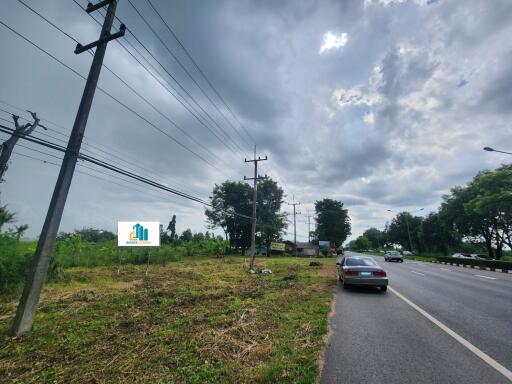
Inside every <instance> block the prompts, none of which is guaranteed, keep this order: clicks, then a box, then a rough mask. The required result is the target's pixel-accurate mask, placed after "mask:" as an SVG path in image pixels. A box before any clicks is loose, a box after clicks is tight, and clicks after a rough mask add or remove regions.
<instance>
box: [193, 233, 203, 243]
mask: <svg viewBox="0 0 512 384" xmlns="http://www.w3.org/2000/svg"><path fill="white" fill-rule="evenodd" d="M204 239H205V237H204V233H202V232H197V233H194V235H193V236H192V240H193V241H194V242H196V243H199V242H201V241H204Z"/></svg>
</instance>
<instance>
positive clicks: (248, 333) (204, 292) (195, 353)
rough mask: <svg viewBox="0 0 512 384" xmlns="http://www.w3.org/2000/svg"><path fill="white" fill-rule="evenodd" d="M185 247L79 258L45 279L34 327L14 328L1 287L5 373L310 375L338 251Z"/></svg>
mask: <svg viewBox="0 0 512 384" xmlns="http://www.w3.org/2000/svg"><path fill="white" fill-rule="evenodd" d="M310 261H311V259H295V258H259V259H257V267H258V268H260V269H261V268H264V267H265V268H270V269H271V270H272V271H273V274H272V275H260V274H254V275H253V274H249V273H248V272H247V268H244V260H243V259H242V258H231V257H227V258H224V259H213V258H208V257H196V258H186V259H184V260H182V261H176V262H173V263H171V264H167V265H165V266H163V265H158V266H157V265H154V266H151V267H150V273H149V277H148V278H147V279H145V278H144V267H143V266H126V267H123V268H122V269H121V271H120V274H117V267H96V268H91V269H87V268H72V269H68V270H67V271H66V275H67V279H66V281H59V282H51V283H49V284H47V285H46V286H45V289H44V291H43V294H42V296H41V301H40V305H39V310H38V313H37V316H36V320H35V323H34V328H33V330H32V331H31V332H29V333H27V334H26V335H24V336H22V337H18V338H12V337H9V336H8V334H7V332H8V330H9V327H10V324H11V321H12V316H13V315H14V311H15V308H16V304H17V302H16V300H14V299H13V298H12V296H7V295H4V296H0V306H1V307H0V337H1V338H0V377H3V378H6V381H7V382H8V381H12V382H40V383H68V382H76V383H89V382H105V383H106V382H108V383H121V382H148V383H276V382H279V383H313V382H315V380H316V377H317V375H318V357H319V353H320V350H321V348H322V347H323V336H324V335H325V334H326V332H327V328H328V320H327V316H328V312H329V309H330V302H331V299H332V286H333V285H334V284H336V272H335V268H334V263H333V262H332V260H325V259H319V261H320V262H321V263H322V266H321V267H319V268H312V267H309V266H308V264H309V262H310Z"/></svg>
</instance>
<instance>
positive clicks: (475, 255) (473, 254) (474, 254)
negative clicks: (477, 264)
mask: <svg viewBox="0 0 512 384" xmlns="http://www.w3.org/2000/svg"><path fill="white" fill-rule="evenodd" d="M470 256H471V258H472V259H475V260H487V256H485V255H479V254H478V253H472V254H471V255H470Z"/></svg>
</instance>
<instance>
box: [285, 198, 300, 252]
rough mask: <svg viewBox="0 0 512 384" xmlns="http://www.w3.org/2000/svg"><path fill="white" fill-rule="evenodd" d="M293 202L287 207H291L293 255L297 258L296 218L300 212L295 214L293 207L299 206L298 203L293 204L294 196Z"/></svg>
mask: <svg viewBox="0 0 512 384" xmlns="http://www.w3.org/2000/svg"><path fill="white" fill-rule="evenodd" d="M292 201H293V202H292V203H288V205H293V245H294V253H295V257H297V219H296V216H297V215H300V212H296V210H295V207H296V206H297V205H300V203H296V202H295V196H294V197H293V200H292Z"/></svg>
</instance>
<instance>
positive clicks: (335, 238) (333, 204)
mask: <svg viewBox="0 0 512 384" xmlns="http://www.w3.org/2000/svg"><path fill="white" fill-rule="evenodd" d="M315 211H316V222H317V230H316V236H315V237H316V238H317V239H318V240H329V241H331V242H334V244H335V245H336V246H340V245H341V244H343V242H344V241H345V240H346V239H347V237H348V236H350V234H351V232H350V230H351V226H350V218H349V216H348V210H347V209H343V203H342V202H341V201H336V200H332V199H323V200H320V201H317V202H315Z"/></svg>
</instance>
